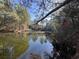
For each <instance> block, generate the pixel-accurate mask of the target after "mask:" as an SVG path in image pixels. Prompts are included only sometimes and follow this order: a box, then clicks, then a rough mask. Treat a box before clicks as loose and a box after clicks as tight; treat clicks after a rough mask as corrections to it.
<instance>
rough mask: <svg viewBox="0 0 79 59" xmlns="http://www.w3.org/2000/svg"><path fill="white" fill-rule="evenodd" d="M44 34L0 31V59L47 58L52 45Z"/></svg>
mask: <svg viewBox="0 0 79 59" xmlns="http://www.w3.org/2000/svg"><path fill="white" fill-rule="evenodd" d="M50 41H51V40H50V39H49V37H46V36H45V34H26V33H25V34H24V33H19V34H15V33H1V35H0V59H49V56H51V57H52V56H53V45H52V44H51V42H50Z"/></svg>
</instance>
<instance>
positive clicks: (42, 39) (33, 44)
mask: <svg viewBox="0 0 79 59" xmlns="http://www.w3.org/2000/svg"><path fill="white" fill-rule="evenodd" d="M28 43H29V47H28V49H27V51H26V52H25V53H24V54H22V55H21V56H20V57H19V59H49V55H50V56H52V55H53V54H52V53H51V52H52V51H53V46H52V44H51V43H50V42H49V39H47V38H46V36H45V35H30V36H29V42H28Z"/></svg>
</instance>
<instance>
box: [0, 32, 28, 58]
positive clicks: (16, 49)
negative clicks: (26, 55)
mask: <svg viewBox="0 0 79 59" xmlns="http://www.w3.org/2000/svg"><path fill="white" fill-rule="evenodd" d="M7 47H9V48H11V47H12V48H13V50H12V55H13V56H12V58H13V59H16V58H17V57H18V56H20V55H21V54H22V53H23V52H24V51H25V50H26V49H27V48H28V36H27V35H26V34H23V36H22V37H21V36H19V35H18V34H17V35H16V34H14V33H13V34H12V33H9V34H5V33H4V34H0V49H3V50H4V51H3V52H2V53H0V59H7V58H9V57H7V56H9V55H10V54H9V55H8V52H6V51H5V49H6V48H7Z"/></svg>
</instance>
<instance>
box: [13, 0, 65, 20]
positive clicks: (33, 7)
mask: <svg viewBox="0 0 79 59" xmlns="http://www.w3.org/2000/svg"><path fill="white" fill-rule="evenodd" d="M19 1H20V0H13V3H16V4H17V3H18V2H19ZM53 1H54V2H57V1H59V2H63V1H64V0H53ZM36 8H38V6H37V5H36V4H35V3H32V6H31V7H30V8H27V10H28V13H29V15H30V17H31V20H32V21H34V20H35V18H36V17H35V13H34V12H35V11H37V10H36ZM49 10H51V9H49ZM48 19H50V18H48Z"/></svg>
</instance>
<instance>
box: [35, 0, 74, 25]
mask: <svg viewBox="0 0 79 59" xmlns="http://www.w3.org/2000/svg"><path fill="white" fill-rule="evenodd" d="M71 1H73V0H66V1H64V2H63V3H62V4H61V5H59V6H58V7H56V8H55V9H53V10H51V11H50V12H49V13H47V14H46V15H45V16H44V17H43V18H41V19H40V20H38V21H37V22H36V24H38V23H39V22H40V21H42V20H44V19H45V18H46V17H47V16H49V15H50V14H51V13H53V12H55V11H57V10H58V9H60V8H61V7H63V6H65V5H66V4H68V3H70V2H71Z"/></svg>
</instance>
